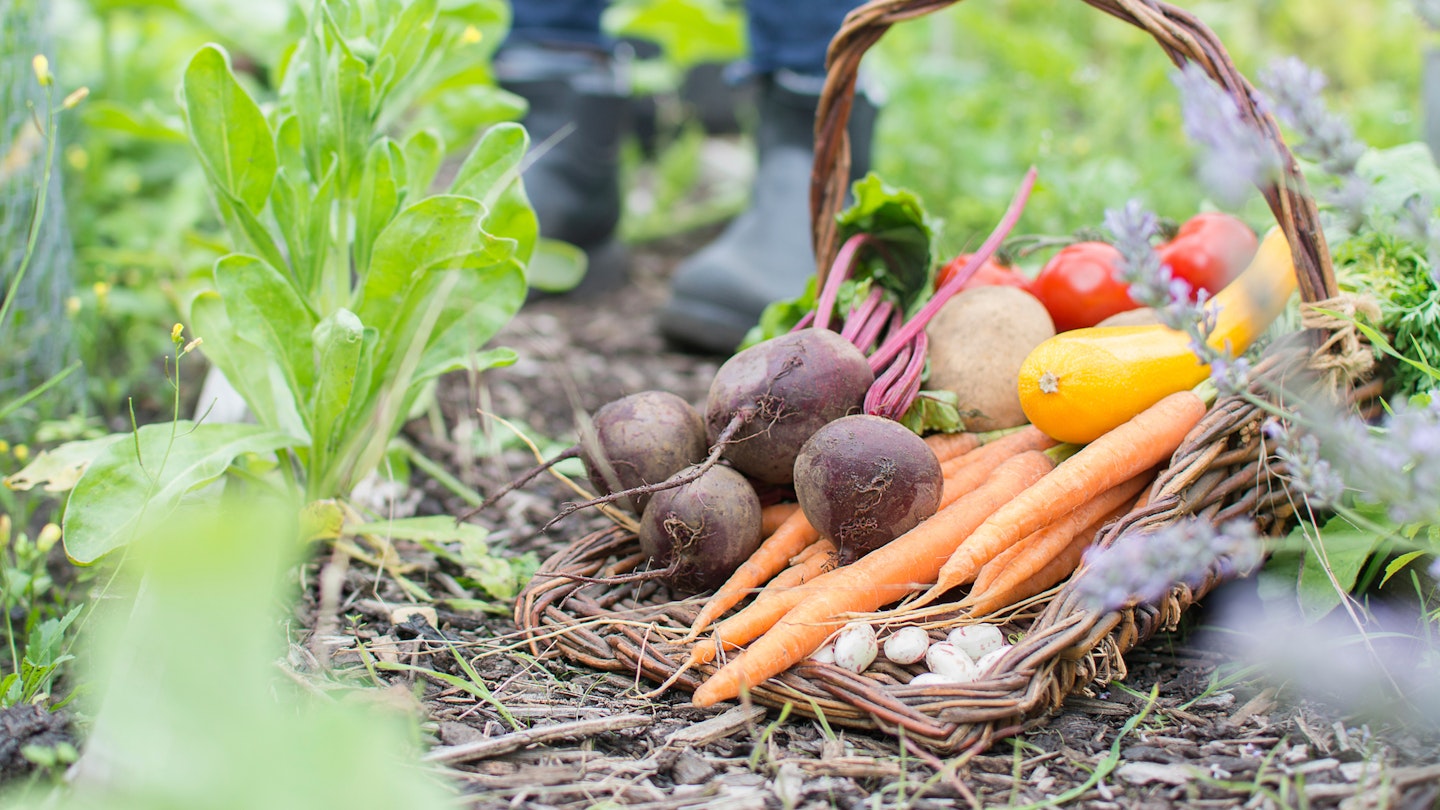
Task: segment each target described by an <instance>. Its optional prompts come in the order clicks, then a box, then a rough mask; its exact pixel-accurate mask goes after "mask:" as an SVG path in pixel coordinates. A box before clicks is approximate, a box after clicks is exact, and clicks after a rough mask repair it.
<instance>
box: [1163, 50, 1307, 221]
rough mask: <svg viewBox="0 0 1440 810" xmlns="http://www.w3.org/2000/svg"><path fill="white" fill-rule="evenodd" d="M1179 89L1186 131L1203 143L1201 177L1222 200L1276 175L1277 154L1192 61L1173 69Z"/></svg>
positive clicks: (1238, 199)
mask: <svg viewBox="0 0 1440 810" xmlns="http://www.w3.org/2000/svg"><path fill="white" fill-rule="evenodd" d="M1171 81H1173V82H1174V83H1175V86H1176V87H1178V88H1179V89H1180V100H1181V114H1182V115H1183V116H1184V118H1185V134H1186V135H1188V136H1189V137H1190V140H1191V141H1193V142H1194V143H1195V144H1197V145H1198V146H1199V147H1200V148H1201V159H1200V167H1199V172H1200V180H1201V182H1202V183H1204V184H1205V186H1206V188H1208V189H1210V192H1211V193H1212V194H1214V195H1215V196H1216V197H1217V198H1218V199H1220V200H1221V201H1223V202H1225V203H1227V204H1230V205H1238V204H1240V203H1242V202H1244V200H1245V197H1246V195H1247V194H1249V192H1250V190H1251V187H1252V186H1254V185H1256V184H1259V183H1263V182H1266V181H1268V180H1271V179H1274V178H1275V177H1276V176H1278V174H1279V172H1280V156H1279V155H1278V154H1276V151H1275V148H1274V146H1273V145H1272V144H1271V143H1270V142H1269V141H1268V140H1266V138H1265V137H1264V136H1263V135H1262V134H1261V133H1260V132H1259V130H1257V129H1256V128H1255V127H1254V126H1253V125H1251V124H1249V123H1248V122H1246V120H1245V119H1244V117H1243V116H1242V115H1241V113H1240V107H1239V105H1238V104H1236V103H1235V99H1234V98H1233V97H1232V96H1231V95H1230V94H1229V93H1226V92H1225V90H1223V89H1222V88H1221V87H1220V86H1219V85H1218V84H1216V83H1215V82H1213V81H1211V79H1210V77H1209V76H1208V75H1207V74H1206V73H1205V71H1204V69H1203V68H1201V67H1200V66H1199V65H1197V64H1195V63H1194V62H1189V63H1186V65H1185V66H1184V67H1183V68H1181V69H1180V70H1178V71H1175V72H1174V73H1173V74H1171Z"/></svg>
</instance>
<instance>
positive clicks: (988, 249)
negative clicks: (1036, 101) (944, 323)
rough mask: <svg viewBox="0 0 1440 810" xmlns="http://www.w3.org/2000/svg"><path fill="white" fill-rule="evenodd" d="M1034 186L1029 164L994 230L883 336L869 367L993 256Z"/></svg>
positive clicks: (883, 360)
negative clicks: (905, 318)
mask: <svg viewBox="0 0 1440 810" xmlns="http://www.w3.org/2000/svg"><path fill="white" fill-rule="evenodd" d="M1034 187H1035V167H1034V166H1031V167H1030V170H1029V171H1027V172H1025V179H1023V180H1021V181H1020V187H1019V188H1018V189H1016V190H1015V196H1014V197H1013V198H1012V199H1011V200H1010V207H1009V208H1007V209H1006V210H1005V216H1003V217H1001V219H1000V222H999V224H997V225H996V226H995V230H993V231H991V232H990V235H989V236H988V237H986V238H985V241H984V242H983V243H982V244H981V245H980V247H979V249H977V250H976V251H975V252H974V253H973V254H971V256H970V261H968V262H966V263H965V266H964V267H962V268H960V270H959V272H957V273H955V275H953V276H951V277H950V278H949V280H947V281H946V282H945V283H944V284H943V285H941V287H940V289H938V290H936V291H935V294H934V295H933V296H931V297H930V300H929V301H927V302H926V303H925V306H924V307H922V308H921V309H920V311H919V312H917V313H916V314H915V317H913V318H911V319H910V320H909V322H907V323H906V324H905V325H904V326H902V327H901V328H900V329H899V330H898V331H897V332H895V333H894V334H892V335H890V336H889V337H888V338H886V339H885V343H884V344H882V345H881V346H880V348H878V349H876V350H875V353H874V354H872V355H871V356H870V367H871V368H876V367H878V366H880V365H885V364H887V363H889V362H890V360H892V359H894V357H895V355H896V354H898V353H899V351H900V349H901V348H902V347H903V346H905V345H907V344H908V343H910V341H911V339H912V338H914V337H915V333H916V332H920V331H922V330H924V329H925V326H926V325H927V324H929V323H930V319H931V318H934V317H935V313H937V312H939V311H940V308H941V307H943V306H945V303H946V302H947V301H949V300H950V299H951V298H952V297H953V296H954V295H955V293H958V292H960V288H961V286H963V285H964V284H965V282H967V281H969V280H970V277H971V276H972V275H974V274H975V271H976V270H979V269H980V265H982V264H984V263H985V260H986V259H989V258H990V257H991V256H992V255H994V253H995V251H996V249H998V248H999V247H1000V243H1002V242H1004V241H1005V237H1006V236H1008V235H1009V234H1010V231H1011V230H1012V229H1014V227H1015V225H1016V223H1018V222H1019V221H1020V215H1021V214H1022V213H1024V211H1025V203H1026V202H1028V201H1029V199H1030V191H1031V189H1033V188H1034Z"/></svg>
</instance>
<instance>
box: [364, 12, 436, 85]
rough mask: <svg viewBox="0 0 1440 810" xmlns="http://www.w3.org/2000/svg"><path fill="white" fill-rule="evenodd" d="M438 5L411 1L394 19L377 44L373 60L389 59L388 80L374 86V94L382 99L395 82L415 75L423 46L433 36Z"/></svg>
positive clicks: (424, 49)
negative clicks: (377, 48) (377, 52)
mask: <svg viewBox="0 0 1440 810" xmlns="http://www.w3.org/2000/svg"><path fill="white" fill-rule="evenodd" d="M438 13H439V8H438V6H437V4H436V2H435V0H418V1H417V2H414V3H411V4H410V5H409V6H407V7H406V8H405V10H404V11H402V12H401V13H400V15H399V16H398V17H396V18H395V24H394V27H392V28H391V29H390V31H389V33H387V34H386V35H385V41H384V42H382V43H381V44H380V52H379V54H378V55H377V56H376V59H375V61H376V63H377V64H378V63H380V62H382V61H385V60H387V59H388V60H389V62H390V64H389V67H387V71H388V73H389V80H388V81H385V82H383V83H381V84H380V86H379V87H377V88H376V95H377V96H379V97H380V98H382V99H383V98H385V97H386V96H388V95H389V94H390V91H391V90H393V89H394V87H395V85H396V84H398V83H400V82H404V81H405V80H406V79H407V78H409V77H411V76H412V75H414V74H415V71H416V68H417V67H418V66H419V65H420V62H421V59H422V57H423V56H424V55H425V51H426V46H428V45H429V44H430V43H431V41H432V39H433V38H434V32H435V17H436V15H437V14H438Z"/></svg>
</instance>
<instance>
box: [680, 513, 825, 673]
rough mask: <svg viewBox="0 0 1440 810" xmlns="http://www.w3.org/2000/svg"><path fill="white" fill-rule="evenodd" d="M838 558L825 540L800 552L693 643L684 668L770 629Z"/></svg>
mask: <svg viewBox="0 0 1440 810" xmlns="http://www.w3.org/2000/svg"><path fill="white" fill-rule="evenodd" d="M812 551H813V553H812ZM839 556H840V555H839V554H838V553H837V551H836V549H835V545H834V544H833V543H831V542H830V541H829V540H817V541H815V543H814V544H812V545H811V546H810V548H808V549H806V550H805V552H804V553H802V555H801V557H803V559H799V560H798V561H797V562H796V563H794V564H793V565H791V566H790V567H789V568H786V569H785V570H784V571H781V572H780V573H779V574H778V575H776V577H775V578H774V579H772V580H770V584H768V585H766V586H765V589H764V590H762V591H760V593H758V594H756V595H755V600H754V601H752V602H751V603H750V604H749V605H747V606H746V607H745V609H744V610H742V611H740V612H739V613H736V614H735V615H734V616H731V617H729V618H728V619H726V620H725V621H723V622H720V623H719V624H717V625H715V630H714V631H713V632H712V633H711V634H710V640H709V641H705V642H702V643H699V644H696V645H695V647H694V648H693V649H691V651H690V663H689V664H688V665H687V666H694V665H696V664H707V663H709V662H710V661H712V660H714V658H715V656H716V655H717V654H718V653H719V651H720V650H733V649H735V648H737V647H739V646H741V645H743V644H748V643H749V642H751V641H754V640H755V639H756V638H757V637H758V636H760V635H761V634H762V633H764V632H765V631H767V630H769V629H770V628H771V627H772V626H774V624H775V622H777V621H779V619H780V617H782V616H784V615H785V614H786V612H788V611H789V610H790V608H792V607H794V606H795V605H797V604H799V602H800V600H802V599H804V598H805V596H806V594H807V593H809V590H808V589H806V588H804V587H801V586H803V585H805V583H807V582H810V581H812V580H814V579H816V578H817V577H819V576H821V575H822V574H824V573H826V572H827V571H831V570H833V569H834V568H835V563H836V561H837V560H838V559H839Z"/></svg>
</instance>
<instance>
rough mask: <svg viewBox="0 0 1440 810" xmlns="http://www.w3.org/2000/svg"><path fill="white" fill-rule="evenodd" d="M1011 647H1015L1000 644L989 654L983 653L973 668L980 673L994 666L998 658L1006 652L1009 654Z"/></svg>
mask: <svg viewBox="0 0 1440 810" xmlns="http://www.w3.org/2000/svg"><path fill="white" fill-rule="evenodd" d="M1013 646H1015V645H1013V644H1001V645H1000V646H999V647H996V648H995V649H993V650H991V651H990V652H988V653H985V654H984V655H982V656H980V658H979V660H977V661H976V662H975V668H976V669H978V670H980V671H981V672H982V673H983V672H985V671H986V670H988V669H990V668H991V667H993V666H995V662H996V661H999V660H1000V656H1002V655H1004V654H1005V653H1006V652H1009V650H1010V648H1011V647H1013Z"/></svg>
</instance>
